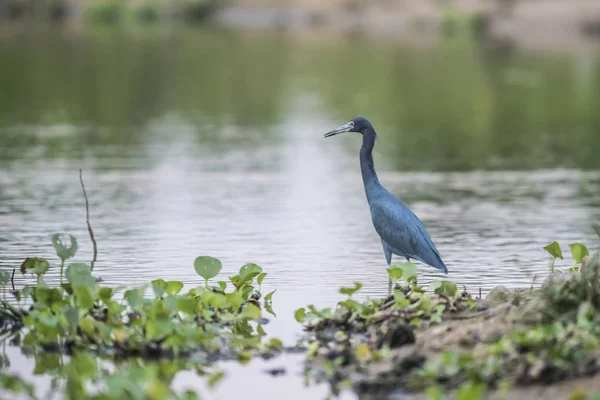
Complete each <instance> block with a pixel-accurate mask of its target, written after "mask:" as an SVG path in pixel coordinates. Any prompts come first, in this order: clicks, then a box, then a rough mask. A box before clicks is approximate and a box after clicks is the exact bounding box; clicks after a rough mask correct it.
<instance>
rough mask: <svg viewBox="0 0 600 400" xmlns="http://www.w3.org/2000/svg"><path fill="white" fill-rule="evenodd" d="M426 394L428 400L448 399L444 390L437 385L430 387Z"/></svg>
mask: <svg viewBox="0 0 600 400" xmlns="http://www.w3.org/2000/svg"><path fill="white" fill-rule="evenodd" d="M425 394H426V395H427V399H428V400H444V399H445V398H446V397H445V395H444V392H443V391H442V388H441V387H439V386H437V385H435V386H429V387H428V388H427V390H425Z"/></svg>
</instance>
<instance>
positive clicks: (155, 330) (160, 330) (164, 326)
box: [146, 319, 173, 340]
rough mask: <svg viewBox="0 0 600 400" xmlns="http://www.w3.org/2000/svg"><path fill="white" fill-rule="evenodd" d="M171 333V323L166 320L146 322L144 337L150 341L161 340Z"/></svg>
mask: <svg viewBox="0 0 600 400" xmlns="http://www.w3.org/2000/svg"><path fill="white" fill-rule="evenodd" d="M172 331H173V323H172V322H171V321H170V320H168V319H159V320H154V321H148V323H147V324H146V335H147V337H148V339H150V340H157V339H162V338H164V337H165V336H167V335H169V334H170V333H171V332H172Z"/></svg>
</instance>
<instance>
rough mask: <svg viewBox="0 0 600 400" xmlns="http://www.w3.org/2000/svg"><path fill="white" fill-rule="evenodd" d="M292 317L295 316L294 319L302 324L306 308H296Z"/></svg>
mask: <svg viewBox="0 0 600 400" xmlns="http://www.w3.org/2000/svg"><path fill="white" fill-rule="evenodd" d="M294 318H296V321H298V322H300V323H301V324H303V323H304V319H305V318H306V310H305V309H304V308H299V309H297V310H296V312H295V313H294Z"/></svg>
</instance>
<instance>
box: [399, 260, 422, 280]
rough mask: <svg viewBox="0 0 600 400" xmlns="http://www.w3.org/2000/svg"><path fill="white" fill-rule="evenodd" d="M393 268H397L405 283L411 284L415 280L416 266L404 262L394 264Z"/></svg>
mask: <svg viewBox="0 0 600 400" xmlns="http://www.w3.org/2000/svg"><path fill="white" fill-rule="evenodd" d="M394 266H395V267H398V268H400V269H401V270H402V276H403V277H404V279H406V282H412V281H413V280H415V279H416V278H417V265H416V264H413V263H410V262H405V263H397V264H394Z"/></svg>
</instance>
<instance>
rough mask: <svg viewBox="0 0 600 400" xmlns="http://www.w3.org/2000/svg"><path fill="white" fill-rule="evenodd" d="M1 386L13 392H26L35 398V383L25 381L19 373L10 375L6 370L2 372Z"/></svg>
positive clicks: (0, 373) (0, 377)
mask: <svg viewBox="0 0 600 400" xmlns="http://www.w3.org/2000/svg"><path fill="white" fill-rule="evenodd" d="M0 387H1V388H2V389H4V390H6V391H8V392H11V393H15V394H19V393H25V394H27V395H29V397H30V398H35V396H34V395H35V390H34V387H33V385H32V384H30V383H27V382H25V381H24V380H23V379H22V378H21V377H19V376H18V375H9V374H6V373H4V372H0Z"/></svg>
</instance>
